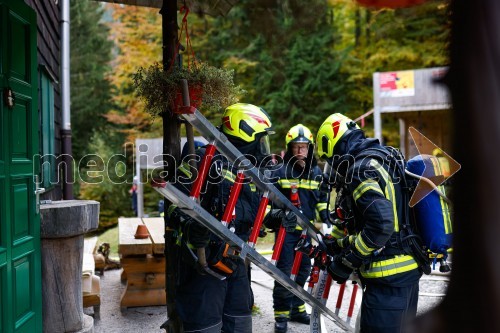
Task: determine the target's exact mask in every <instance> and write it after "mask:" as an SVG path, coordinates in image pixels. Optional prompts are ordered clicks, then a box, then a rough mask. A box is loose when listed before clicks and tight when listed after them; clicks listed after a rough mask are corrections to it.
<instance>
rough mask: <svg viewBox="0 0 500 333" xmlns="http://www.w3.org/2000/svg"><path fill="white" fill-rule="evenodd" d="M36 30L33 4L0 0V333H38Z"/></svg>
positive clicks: (38, 234) (39, 276)
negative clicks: (10, 97) (11, 95)
mask: <svg viewBox="0 0 500 333" xmlns="http://www.w3.org/2000/svg"><path fill="white" fill-rule="evenodd" d="M36 33H37V26H36V14H35V12H34V11H33V10H32V9H31V8H29V7H28V6H27V5H26V4H24V2H23V1H21V0H0V89H1V92H2V101H1V102H0V219H1V224H0V333H10V332H16V333H17V332H26V333H28V332H29V333H32V332H41V331H42V305H41V304H42V301H41V294H42V290H41V268H40V223H39V222H40V219H39V215H38V213H37V212H36V202H35V195H34V190H35V187H34V182H33V174H34V172H36V173H38V166H37V165H35V164H34V163H33V157H34V155H35V154H37V153H38V127H39V126H38V103H37V92H38V84H37V82H38V75H37V57H36V56H37V51H36V38H37V36H36ZM8 87H10V88H11V90H12V91H13V93H14V96H15V103H14V106H13V107H9V106H8V105H7V104H8V103H7V99H6V98H5V96H4V94H5V91H6V89H8Z"/></svg>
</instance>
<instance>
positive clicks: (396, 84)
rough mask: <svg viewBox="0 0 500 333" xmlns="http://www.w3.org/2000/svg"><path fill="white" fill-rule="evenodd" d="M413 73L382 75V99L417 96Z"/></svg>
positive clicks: (387, 73)
mask: <svg viewBox="0 0 500 333" xmlns="http://www.w3.org/2000/svg"><path fill="white" fill-rule="evenodd" d="M414 77H415V75H414V72H413V71H398V72H385V73H380V81H379V82H380V97H403V96H414V95H415V80H414Z"/></svg>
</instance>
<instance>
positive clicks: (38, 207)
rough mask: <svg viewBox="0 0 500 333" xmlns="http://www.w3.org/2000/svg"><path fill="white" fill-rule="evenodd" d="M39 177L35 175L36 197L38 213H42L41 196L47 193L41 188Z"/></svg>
mask: <svg viewBox="0 0 500 333" xmlns="http://www.w3.org/2000/svg"><path fill="white" fill-rule="evenodd" d="M39 186H40V183H39V182H38V175H35V197H36V213H37V214H38V213H40V194H42V193H44V192H45V188H43V187H39Z"/></svg>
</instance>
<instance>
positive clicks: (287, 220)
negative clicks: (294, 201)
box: [282, 211, 297, 232]
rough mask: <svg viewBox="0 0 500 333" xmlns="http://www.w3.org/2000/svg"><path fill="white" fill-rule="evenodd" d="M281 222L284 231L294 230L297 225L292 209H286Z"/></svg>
mask: <svg viewBox="0 0 500 333" xmlns="http://www.w3.org/2000/svg"><path fill="white" fill-rule="evenodd" d="M282 224H283V228H285V230H286V232H294V231H295V228H296V227H297V215H295V213H294V212H292V211H288V212H287V213H286V214H285V217H284V219H283V222H282Z"/></svg>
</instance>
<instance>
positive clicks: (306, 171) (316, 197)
mask: <svg viewBox="0 0 500 333" xmlns="http://www.w3.org/2000/svg"><path fill="white" fill-rule="evenodd" d="M275 168H276V171H274V173H273V176H274V180H275V181H276V187H277V188H278V189H279V190H280V191H281V192H282V193H283V195H284V196H285V197H287V198H288V199H291V196H290V195H291V190H292V187H297V188H298V194H299V200H300V210H301V211H302V213H303V214H304V215H305V216H306V217H307V218H308V219H309V220H310V221H311V222H313V221H321V222H324V221H327V213H328V212H327V194H326V193H323V192H320V191H319V184H320V182H321V177H322V172H321V170H320V168H319V167H318V165H317V162H316V159H315V158H314V157H312V158H310V159H309V158H308V159H307V160H306V167H305V168H302V167H300V166H299V165H298V164H297V163H296V160H295V158H293V156H292V155H291V154H290V153H287V154H285V157H284V160H283V164H282V165H279V166H278V167H275ZM292 203H293V202H292ZM297 228H299V229H301V227H297Z"/></svg>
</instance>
